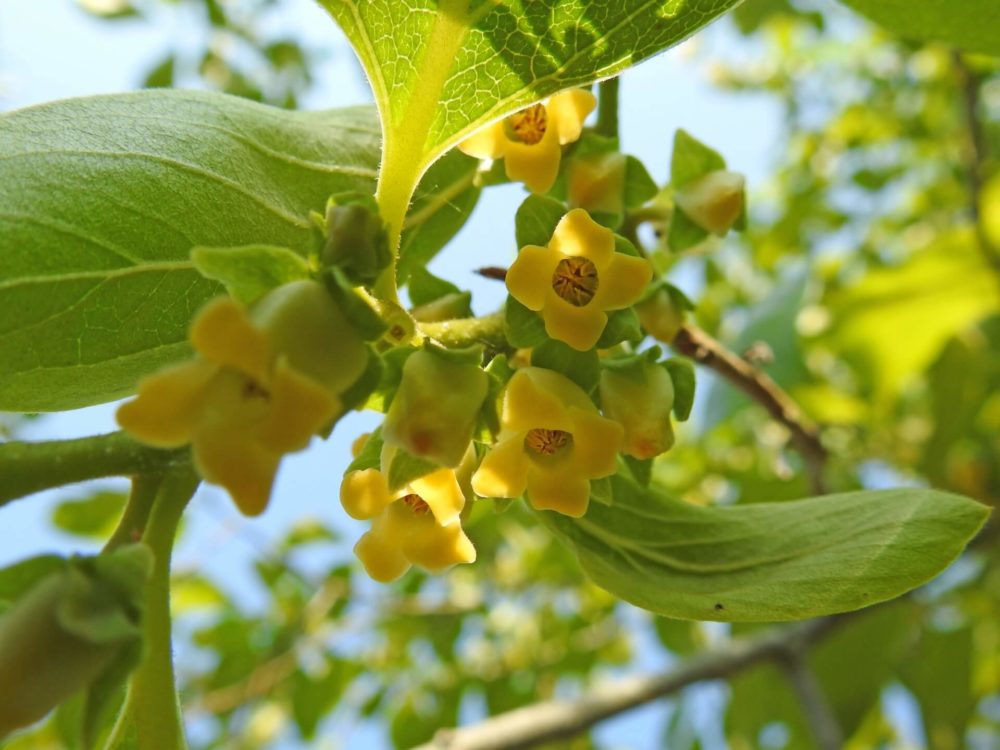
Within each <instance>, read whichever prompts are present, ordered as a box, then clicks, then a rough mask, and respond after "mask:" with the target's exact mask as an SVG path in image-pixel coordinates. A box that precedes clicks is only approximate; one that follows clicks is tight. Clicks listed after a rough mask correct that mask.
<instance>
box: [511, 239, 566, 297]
mask: <svg viewBox="0 0 1000 750" xmlns="http://www.w3.org/2000/svg"><path fill="white" fill-rule="evenodd" d="M559 260H560V257H559V256H558V255H556V254H555V253H554V252H552V251H551V250H549V249H548V248H547V247H539V246H538V245H525V246H524V247H522V248H521V252H519V253H518V254H517V259H516V260H515V261H514V262H513V263H512V264H511V266H510V268H509V269H508V270H507V291H508V292H510V296H511V297H513V298H514V299H516V300H517V301H518V302H520V303H521V304H522V305H524V306H525V307H527V308H528V309H529V310H536V311H537V310H541V309H542V306H543V305H544V304H545V297H546V295H547V294H548V292H549V290H550V289H551V288H552V274H553V273H555V270H556V266H557V265H558V264H559Z"/></svg>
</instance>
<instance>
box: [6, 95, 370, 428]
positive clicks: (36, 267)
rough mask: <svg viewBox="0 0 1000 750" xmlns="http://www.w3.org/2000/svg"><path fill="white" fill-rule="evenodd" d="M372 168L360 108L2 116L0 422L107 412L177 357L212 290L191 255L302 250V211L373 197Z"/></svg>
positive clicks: (205, 104)
mask: <svg viewBox="0 0 1000 750" xmlns="http://www.w3.org/2000/svg"><path fill="white" fill-rule="evenodd" d="M378 153H379V133H378V126H377V123H376V122H375V118H374V113H373V111H372V110H371V108H354V109H345V110H337V111H331V112H322V113H297V112H286V111H282V110H278V109H272V108H268V107H264V106H261V105H258V104H253V103H250V102H247V101H244V100H242V99H236V98H232V97H228V96H223V95H219V94H207V93H195V92H180V91H156V92H143V93H139V94H127V95H119V96H102V97H94V98H86V99H74V100H67V101H61V102H55V103H52V104H47V105H43V106H40V107H32V108H29V109H24V110H21V111H16V112H13V113H11V114H7V115H4V116H2V117H0V258H2V262H0V409H9V410H16V411H35V410H38V411H48V410H56V409H68V408H72V407H77V406H84V405H87V404H93V403H97V402H101V401H107V400H110V399H114V398H117V397H120V396H123V395H125V394H127V393H128V392H129V390H130V389H131V388H132V387H133V386H134V384H135V381H136V378H137V377H139V376H140V375H143V374H145V373H148V372H149V371H151V370H154V369H156V368H157V367H159V366H161V365H163V364H165V363H167V362H170V361H172V360H175V359H177V358H178V357H181V356H184V355H185V354H186V353H187V345H186V343H185V333H186V329H187V325H188V321H189V320H190V318H191V316H192V314H193V313H194V311H195V310H197V308H198V307H199V306H200V305H201V304H202V303H203V302H204V301H205V300H206V299H207V298H209V297H211V296H212V295H214V294H217V293H219V291H220V287H219V286H218V285H217V284H215V283H214V282H210V281H207V280H205V279H203V278H202V277H201V276H200V275H199V274H198V273H197V272H196V271H195V270H194V268H193V267H192V265H191V263H190V261H189V258H188V254H189V251H190V250H191V248H192V247H194V246H195V245H205V246H215V247H223V246H231V245H250V244H271V245H277V246H282V247H289V248H293V249H295V250H297V251H306V250H307V249H308V248H309V247H310V246H311V242H312V231H313V230H312V228H311V226H310V223H309V220H308V214H309V211H310V209H317V210H322V208H323V206H324V204H325V201H326V199H327V196H328V195H329V194H330V193H332V192H336V191H343V190H367V191H371V190H372V188H373V185H374V178H375V168H376V165H377V161H378Z"/></svg>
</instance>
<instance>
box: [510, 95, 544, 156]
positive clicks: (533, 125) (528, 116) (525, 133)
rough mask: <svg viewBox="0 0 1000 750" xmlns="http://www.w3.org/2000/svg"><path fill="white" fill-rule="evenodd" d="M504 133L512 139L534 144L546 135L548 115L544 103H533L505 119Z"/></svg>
mask: <svg viewBox="0 0 1000 750" xmlns="http://www.w3.org/2000/svg"><path fill="white" fill-rule="evenodd" d="M503 125H504V133H505V134H506V135H507V137H508V138H510V139H511V140H512V141H517V142H518V143H524V144H527V145H528V146H534V145H535V144H536V143H538V142H539V141H540V140H542V138H543V137H544V135H545V128H546V126H547V125H548V115H547V114H546V112H545V105H544V104H533V105H532V106H530V107H527V108H526V109H522V110H521V111H520V112H515V113H514V114H512V115H510V116H509V117H508V118H507V119H506V120H504V121H503Z"/></svg>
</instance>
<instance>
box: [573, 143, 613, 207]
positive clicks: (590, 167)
mask: <svg viewBox="0 0 1000 750" xmlns="http://www.w3.org/2000/svg"><path fill="white" fill-rule="evenodd" d="M626 164H627V162H626V159H625V155H624V154H621V153H618V152H617V151H613V152H610V153H605V154H587V155H585V156H577V157H576V158H574V159H573V160H572V161H571V162H570V166H569V170H568V178H569V179H568V183H567V186H566V192H567V199H568V201H569V205H570V206H571V207H573V208H583V209H586V210H587V211H589V212H590V213H593V214H596V213H602V214H613V215H620V214H622V213H624V211H625V171H626Z"/></svg>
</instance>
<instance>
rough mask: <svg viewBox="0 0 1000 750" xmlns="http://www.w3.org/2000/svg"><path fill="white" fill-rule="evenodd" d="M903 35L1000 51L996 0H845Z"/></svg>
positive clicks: (968, 49)
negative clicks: (957, 0)
mask: <svg viewBox="0 0 1000 750" xmlns="http://www.w3.org/2000/svg"><path fill="white" fill-rule="evenodd" d="M842 1H843V2H844V3H846V4H847V5H850V6H851V7H852V8H854V9H855V10H856V11H858V12H859V13H863V14H864V15H866V16H868V17H869V18H871V19H872V20H873V21H875V22H876V23H878V24H880V25H882V26H884V27H885V28H887V29H888V30H889V31H890V32H891V33H893V34H895V35H896V36H900V37H902V38H904V39H917V40H929V41H938V42H946V43H948V44H951V45H954V46H955V47H958V48H959V49H963V50H965V51H966V52H981V53H983V54H987V55H1000V34H998V33H997V29H998V28H1000V6H998V5H997V3H996V2H995V0H961V2H958V3H956V2H953V0H842Z"/></svg>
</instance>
